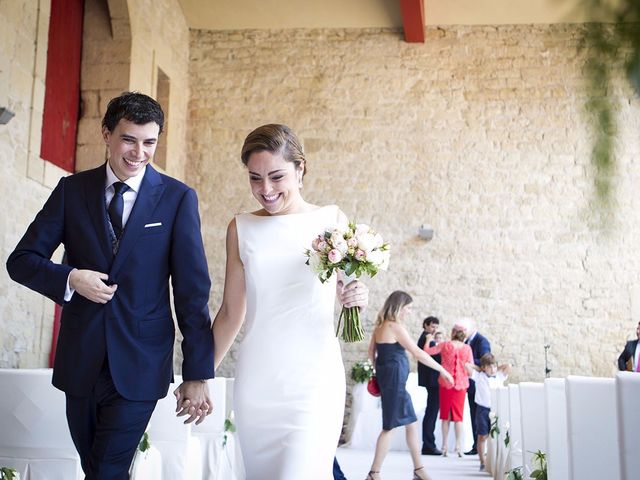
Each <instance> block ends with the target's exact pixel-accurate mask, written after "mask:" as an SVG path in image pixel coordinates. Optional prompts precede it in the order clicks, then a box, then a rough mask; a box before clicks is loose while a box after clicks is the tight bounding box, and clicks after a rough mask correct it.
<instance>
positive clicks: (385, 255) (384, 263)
mask: <svg viewBox="0 0 640 480" xmlns="http://www.w3.org/2000/svg"><path fill="white" fill-rule="evenodd" d="M390 259H391V254H390V253H389V250H385V251H383V252H382V263H381V264H380V266H379V267H378V268H379V269H380V270H386V269H387V268H389V260H390Z"/></svg>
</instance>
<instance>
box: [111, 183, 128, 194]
mask: <svg viewBox="0 0 640 480" xmlns="http://www.w3.org/2000/svg"><path fill="white" fill-rule="evenodd" d="M113 189H114V190H115V194H116V195H122V194H123V193H124V192H126V191H127V190H129V185H127V184H126V183H124V182H115V183H114V184H113Z"/></svg>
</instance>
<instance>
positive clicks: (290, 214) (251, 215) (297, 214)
mask: <svg viewBox="0 0 640 480" xmlns="http://www.w3.org/2000/svg"><path fill="white" fill-rule="evenodd" d="M330 207H335V205H323V206H321V207H318V208H314V209H313V210H307V211H306V212H294V213H284V214H282V215H256V214H255V213H253V212H246V215H249V216H250V217H253V218H287V217H296V216H300V215H309V214H310V213H315V212H318V211H320V210H324V209H326V208H330Z"/></svg>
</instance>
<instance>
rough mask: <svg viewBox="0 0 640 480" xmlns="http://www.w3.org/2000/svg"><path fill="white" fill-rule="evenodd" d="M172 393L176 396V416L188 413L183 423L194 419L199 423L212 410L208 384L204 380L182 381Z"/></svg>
mask: <svg viewBox="0 0 640 480" xmlns="http://www.w3.org/2000/svg"><path fill="white" fill-rule="evenodd" d="M173 394H174V395H175V396H176V412H177V416H178V417H183V416H185V415H189V418H187V419H186V420H185V421H184V423H191V422H193V421H194V420H195V422H196V425H200V424H201V423H202V422H203V421H204V419H205V418H206V417H207V415H210V414H211V412H213V404H212V403H211V399H210V398H209V385H208V384H207V381H206V380H187V381H185V382H182V383H181V384H180V386H179V387H178V388H176V389H175V390H174V392H173Z"/></svg>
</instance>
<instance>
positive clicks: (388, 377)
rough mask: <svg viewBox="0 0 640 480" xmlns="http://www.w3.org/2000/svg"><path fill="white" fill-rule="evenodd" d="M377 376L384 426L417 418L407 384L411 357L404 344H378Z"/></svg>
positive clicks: (404, 423)
mask: <svg viewBox="0 0 640 480" xmlns="http://www.w3.org/2000/svg"><path fill="white" fill-rule="evenodd" d="M376 350H377V352H378V354H377V356H376V378H377V379H378V384H379V385H380V394H381V395H380V399H381V401H382V429H383V430H391V429H392V428H396V427H400V426H402V425H408V424H410V423H413V422H415V421H416V420H417V418H416V413H415V411H414V410H413V403H412V401H411V396H410V395H409V393H408V392H407V390H406V388H405V386H406V384H407V377H408V376H409V360H408V359H407V353H406V352H405V349H404V347H402V345H400V344H399V343H398V342H396V343H376Z"/></svg>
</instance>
